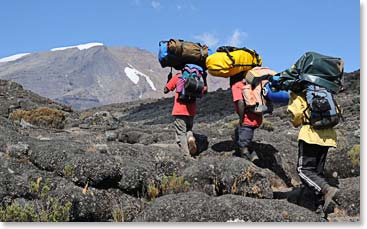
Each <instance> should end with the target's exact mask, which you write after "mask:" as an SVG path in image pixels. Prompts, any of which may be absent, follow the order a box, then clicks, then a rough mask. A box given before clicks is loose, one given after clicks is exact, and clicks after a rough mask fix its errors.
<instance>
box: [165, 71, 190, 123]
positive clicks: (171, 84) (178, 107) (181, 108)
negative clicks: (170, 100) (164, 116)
mask: <svg viewBox="0 0 367 229" xmlns="http://www.w3.org/2000/svg"><path fill="white" fill-rule="evenodd" d="M180 75H181V73H178V74H176V75H175V76H173V77H172V78H171V80H170V81H168V83H167V84H166V88H167V89H168V90H170V91H173V90H175V89H176V86H177V82H178V77H179V76H180ZM178 96H179V93H178V92H176V93H175V101H174V104H173V109H172V115H185V116H195V114H196V101H194V102H191V103H181V102H179V101H178Z"/></svg>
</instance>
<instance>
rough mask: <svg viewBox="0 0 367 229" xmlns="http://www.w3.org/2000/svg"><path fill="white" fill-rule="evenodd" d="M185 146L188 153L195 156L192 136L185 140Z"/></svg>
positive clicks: (194, 143)
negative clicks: (187, 148)
mask: <svg viewBox="0 0 367 229" xmlns="http://www.w3.org/2000/svg"><path fill="white" fill-rule="evenodd" d="M187 145H188V147H189V152H190V155H191V156H195V155H196V153H197V150H198V148H197V146H196V139H195V137H194V136H190V137H188V139H187Z"/></svg>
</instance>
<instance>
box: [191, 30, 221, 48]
mask: <svg viewBox="0 0 367 229" xmlns="http://www.w3.org/2000/svg"><path fill="white" fill-rule="evenodd" d="M194 38H195V39H198V40H200V41H203V43H204V44H206V45H207V46H209V47H213V46H216V45H217V44H218V42H219V39H218V38H217V37H216V36H215V35H213V34H211V33H203V34H200V35H196V36H195V37H194Z"/></svg>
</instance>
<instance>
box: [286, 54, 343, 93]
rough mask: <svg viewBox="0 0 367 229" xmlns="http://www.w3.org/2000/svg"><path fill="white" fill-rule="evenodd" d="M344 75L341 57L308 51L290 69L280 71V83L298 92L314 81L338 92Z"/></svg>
mask: <svg viewBox="0 0 367 229" xmlns="http://www.w3.org/2000/svg"><path fill="white" fill-rule="evenodd" d="M343 75H344V62H343V60H342V59H341V58H338V57H331V56H325V55H322V54H319V53H316V52H306V53H305V54H303V55H302V57H300V58H299V59H298V60H297V62H296V63H295V64H294V65H293V66H292V67H291V68H290V69H287V70H285V71H283V72H281V73H280V78H279V85H280V86H281V88H282V89H284V90H292V91H294V92H296V93H297V92H301V91H302V90H304V89H305V88H306V87H307V85H308V84H309V83H312V84H314V85H318V86H320V87H324V88H326V89H328V90H330V91H332V92H334V93H337V92H339V90H340V88H341V87H342V84H343Z"/></svg>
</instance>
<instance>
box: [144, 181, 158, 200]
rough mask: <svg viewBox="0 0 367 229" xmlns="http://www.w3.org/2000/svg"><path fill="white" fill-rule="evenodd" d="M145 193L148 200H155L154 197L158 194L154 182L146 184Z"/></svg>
mask: <svg viewBox="0 0 367 229" xmlns="http://www.w3.org/2000/svg"><path fill="white" fill-rule="evenodd" d="M147 195H148V198H149V199H150V200H155V198H156V197H157V196H158V195H159V189H158V188H157V187H156V186H155V184H149V185H148V188H147Z"/></svg>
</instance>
